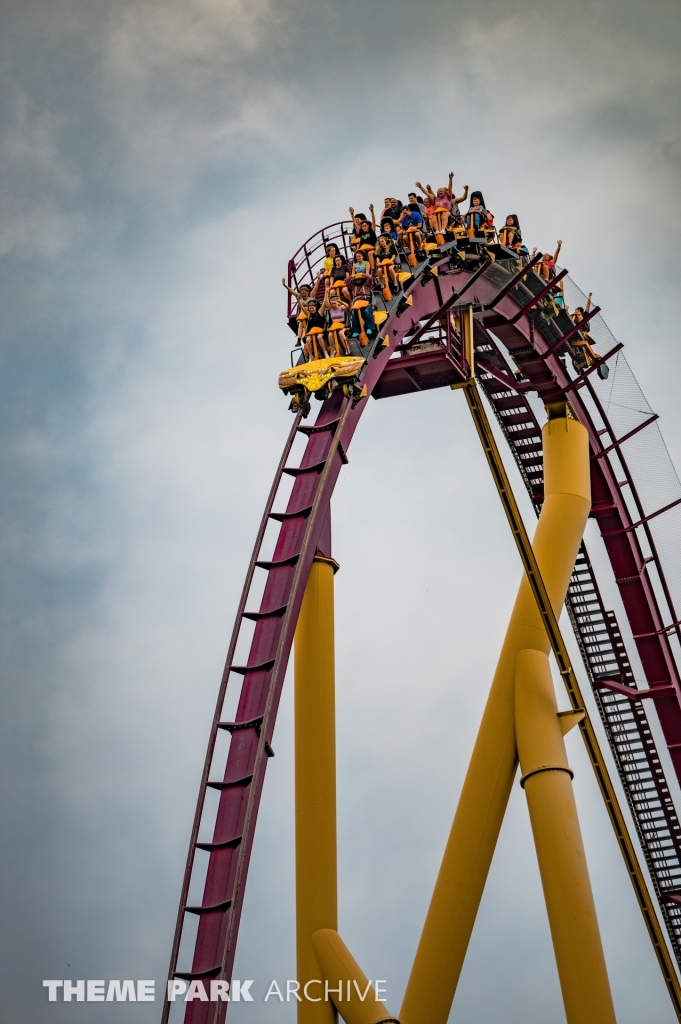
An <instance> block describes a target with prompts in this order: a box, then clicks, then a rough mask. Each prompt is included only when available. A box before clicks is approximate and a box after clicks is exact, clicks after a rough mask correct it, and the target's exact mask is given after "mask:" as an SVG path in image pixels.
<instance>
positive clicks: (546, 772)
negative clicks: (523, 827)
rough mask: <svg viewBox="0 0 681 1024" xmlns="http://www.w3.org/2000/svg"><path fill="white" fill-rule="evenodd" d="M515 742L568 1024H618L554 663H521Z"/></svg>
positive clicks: (526, 654)
mask: <svg viewBox="0 0 681 1024" xmlns="http://www.w3.org/2000/svg"><path fill="white" fill-rule="evenodd" d="M515 714H516V741H517V744H518V755H519V757H520V767H521V771H522V773H523V778H522V780H521V785H523V786H524V789H525V795H526V797H527V806H528V808H529V811H530V820H531V822H532V833H533V835H534V843H535V846H536V848H537V860H538V861H539V871H540V874H541V880H542V887H543V889H544V898H545V900H546V909H547V912H548V916H549V925H550V926H551V936H552V938H553V948H554V951H555V954H556V964H557V966H558V976H559V978H560V987H561V990H562V993H563V1002H564V1004H565V1016H566V1018H567V1022H568V1024H615V1011H614V1009H613V1005H612V996H611V994H610V983H609V981H608V974H607V971H606V967H605V957H604V956H603V947H602V945H601V936H600V932H599V930H598V921H597V918H596V908H595V906H594V901H593V894H592V892H591V883H590V881H589V872H588V869H587V866H586V857H585V855H584V847H583V845H582V834H581V831H580V828H579V820H578V818H577V808H576V805H575V797H574V793H573V791H572V772H571V771H570V768H569V765H568V762H567V755H566V753H565V743H564V742H563V729H562V728H561V725H562V724H567V725H568V727H569V724H571V723H569V718H570V717H572V719H573V721H576V719H578V718H580V717H583V716H580V715H579V713H577V712H575V713H573V715H572V716H565V717H563V718H559V716H558V705H557V704H556V695H555V691H554V688H553V680H552V679H551V669H550V668H549V659H548V657H547V656H546V655H545V654H543V653H541V652H540V651H536V650H531V651H521V652H520V653H519V654H518V658H517V662H516V690H515Z"/></svg>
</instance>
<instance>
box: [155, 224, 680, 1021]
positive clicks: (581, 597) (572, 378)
mask: <svg viewBox="0 0 681 1024" xmlns="http://www.w3.org/2000/svg"><path fill="white" fill-rule="evenodd" d="M329 241H335V242H336V243H337V244H338V245H339V247H340V248H341V250H343V251H345V252H346V254H347V253H348V251H349V247H348V242H349V229H348V226H347V225H346V224H335V225H331V226H330V227H328V228H325V229H324V230H323V231H322V232H320V233H319V234H318V235H316V236H313V238H312V239H310V240H308V242H306V243H305V245H304V246H302V247H301V249H300V250H299V251H298V252H297V253H296V255H295V256H294V257H293V259H292V260H291V261H290V263H289V282H291V283H293V284H295V285H297V286H299V285H300V284H302V283H304V282H305V281H308V282H309V281H311V280H312V279H313V276H314V273H315V271H316V269H317V268H318V266H319V264H320V262H321V259H323V257H324V254H325V247H326V244H327V243H328V242H329ZM495 256H496V260H494V261H492V260H490V258H489V256H488V255H487V254H486V251H485V249H484V247H483V246H480V247H479V248H478V247H476V246H471V247H470V248H469V250H468V251H466V252H463V253H462V252H459V251H458V250H457V249H456V248H455V246H453V245H452V244H450V245H449V246H444V247H443V248H442V249H441V250H439V251H437V252H435V253H433V254H432V255H431V256H430V257H429V259H427V260H425V261H423V262H422V263H420V264H419V265H418V266H417V267H415V268H413V272H412V274H411V276H409V277H407V271H409V270H410V269H411V268H409V267H408V266H406V262H405V266H404V271H405V273H404V275H403V276H404V278H405V280H404V281H403V287H402V289H401V291H400V293H399V294H398V295H396V296H395V297H394V299H393V300H392V301H390V302H388V303H387V304H386V303H385V302H384V300H383V299H382V298H381V297H380V296H377V297H376V302H375V305H376V307H377V308H378V309H382V310H384V311H385V313H386V318H385V320H384V322H383V323H382V324H381V327H380V331H379V335H378V337H377V338H376V339H375V340H374V341H373V342H372V345H371V347H370V348H369V349H368V350H364V352H363V353H362V354H364V355H365V356H366V365H365V367H364V369H363V372H362V377H361V384H362V385H363V388H364V390H363V396H362V397H361V398H360V399H359V400H356V401H354V402H353V401H351V400H350V399H348V398H345V397H344V396H343V393H342V392H341V391H340V390H337V391H335V392H333V394H331V395H330V397H328V398H326V399H325V400H324V401H323V402H322V404H321V406H320V408H319V412H318V415H317V417H316V420H315V422H314V424H307V423H305V422H303V420H302V418H301V414H300V413H299V414H298V415H297V416H296V417H295V418H294V421H293V424H292V427H291V431H290V433H289V436H288V439H287V441H286V444H285V446H284V452H283V455H282V457H281V460H280V463H279V466H278V468H277V472H276V474H275V479H274V482H273V484H272V488H271V491H270V494H269V497H268V500H267V504H266V507H265V512H264V515H263V518H262V522H261V524H260V528H259V531H258V534H257V538H256V543H255V547H254V550H253V554H252V557H251V561H250V564H249V568H248V572H247V575H246V582H245V584H244V588H243V592H242V596H241V600H240V603H239V607H238V611H237V616H236V622H235V626H234V631H233V634H232V638H231V641H230V645H229V650H228V655H227V660H226V665H225V670H224V673H223V676H222V680H221V684H220V689H219V693H218V700H217V705H216V711H215V715H214V719H213V724H212V727H211V733H210V739H209V745H208V752H207V756H206V760H205V765H204V770H203V774H202V778H201V785H200V790H199V798H198V803H197V809H196V815H195V819H194V824H193V828H192V834H191V840H190V846H189V854H188V858H187V865H186V870H185V875H184V880H183V885H182V892H181V897H180V907H179V912H178V919H177V926H176V931H175V937H174V941H173V948H172V954H171V962H170V972H169V978H171V979H172V978H182V979H186V980H188V981H195V980H198V981H201V982H205V983H208V981H209V980H211V979H229V978H230V977H231V972H232V966H233V963H234V956H235V950H236V941H237V934H238V928H239V921H240V915H241V909H242V904H243V898H244V891H245V885H246V878H247V873H248V865H249V860H250V854H251V850H252V843H253V837H254V831H255V824H256V820H257V813H258V806H259V802H260V796H261V792H262V786H263V782H264V777H265V770H266V765H267V761H268V759H269V757H271V756H273V753H274V751H273V749H272V742H273V733H274V726H275V722H276V715H277V709H278V705H279V699H280V696H281V691H282V686H283V682H284V676H285V673H286V669H287V665H288V659H289V654H290V651H291V645H292V642H293V636H294V632H295V628H296V623H297V618H298V613H299V610H300V605H301V602H302V597H303V593H304V589H305V584H306V580H307V576H308V573H309V570H310V566H311V564H312V560H313V558H314V557H316V556H317V557H319V556H321V557H327V558H330V557H331V549H330V529H329V509H330V501H331V496H332V493H333V490H334V487H335V484H336V481H337V479H338V476H339V474H340V471H341V469H342V468H343V466H344V465H345V464H346V463H347V461H348V458H347V452H348V450H349V447H350V443H351V441H352V437H353V434H354V432H355V429H356V427H357V425H358V423H359V419H360V417H361V415H362V412H363V411H364V408H365V405H366V403H367V402H368V401H369V398H371V397H374V398H386V397H391V396H393V395H398V394H407V393H416V392H419V391H427V390H430V389H432V388H436V387H444V386H454V387H456V386H457V385H458V386H462V385H465V382H466V381H468V380H470V378H471V372H472V364H474V366H475V377H476V378H477V381H478V383H479V385H480V387H481V388H482V390H483V391H484V394H485V396H486V400H487V402H488V403H489V406H490V407H491V410H492V412H493V414H494V416H495V418H496V420H497V423H498V425H499V428H500V431H501V433H502V435H503V437H504V438H505V440H506V441H507V443H508V445H509V448H510V452H511V453H512V456H513V459H514V460H515V462H516V464H517V466H518V469H519V471H520V474H521V477H522V480H523V482H524V484H525V487H526V488H527V491H528V494H529V496H530V498H531V500H532V502H533V504H534V507H535V510H536V511H537V513H538V512H539V510H540V508H541V504H542V501H543V480H542V437H541V429H540V426H539V422H538V420H537V415H536V413H535V409H537V410H538V409H540V408H541V405H542V403H543V404H544V405H547V406H551V405H552V404H554V403H559V402H564V401H565V399H566V398H567V399H568V400H569V402H570V407H571V410H572V412H573V413H574V415H575V416H576V417H577V418H578V419H579V420H580V421H581V422H582V423H583V424H584V426H585V427H586V429H587V431H588V434H589V439H590V447H591V478H592V480H591V482H592V496H593V508H592V517H593V521H594V522H593V524H592V525H595V527H596V528H597V529H596V531H594V535H593V537H591V536H590V535H589V534H587V542H586V544H583V545H582V548H581V551H580V554H579V556H578V559H577V563H576V565H575V569H574V572H573V575H572V579H571V584H570V588H569V593H568V600H567V608H568V613H569V616H570V621H571V624H572V626H573V629H574V633H575V636H576V639H577V642H578V645H579V649H580V652H581V655H582V658H583V661H584V665H585V668H586V672H587V675H588V678H589V682H590V684H591V687H592V690H593V694H594V699H595V703H596V706H597V709H598V712H599V715H600V717H601V721H602V725H603V729H604V732H605V737H606V739H607V742H608V745H609V748H610V751H611V753H612V757H613V760H614V764H615V766H616V769H617V772H618V775H619V779H620V782H621V786H622V789H623V792H624V795H625V799H626V801H627V804H628V808H629V812H630V814H631V818H632V820H633V822H634V826H635V829H636V833H637V836H638V841H639V844H640V848H641V852H642V855H643V860H644V861H645V864H646V866H647V869H648V873H649V876H650V881H651V883H652V888H653V890H654V892H655V895H656V897H657V901H658V903H659V909H660V913H661V916H662V918H663V920H664V923H665V925H666V929H667V932H668V935H669V943H670V946H671V949H672V952H673V954H674V957H675V959H676V962H677V964H681V824H680V823H679V819H678V817H677V810H676V807H675V802H674V798H675V796H677V799H678V780H679V779H681V688H680V676H679V669H678V659H679V647H678V641H679V638H680V637H681V633H680V631H679V617H678V615H677V613H676V610H675V607H674V602H673V593H672V589H673V588H672V586H671V584H670V583H669V581H668V579H667V577H666V575H665V571H664V567H663V564H662V559H661V557H660V552H659V550H658V549H659V543H658V538H657V537H656V535H655V533H654V529H653V527H654V525H655V524H654V523H653V522H652V521H653V520H657V522H660V519H658V517H662V516H663V515H665V514H668V513H669V511H671V509H672V508H674V507H675V506H677V505H678V504H679V503H681V488H679V493H680V497H679V498H678V499H675V500H674V501H671V502H667V504H666V505H664V506H662V507H660V508H655V509H654V510H652V511H649V510H648V503H647V502H646V501H644V500H643V499H642V497H641V496H640V485H639V487H638V489H637V482H638V477H637V480H635V479H634V474H633V472H632V470H631V468H630V465H629V462H630V461H631V460H630V456H629V447H628V446H631V444H632V439H634V438H636V437H640V436H641V434H642V432H643V431H646V430H650V429H651V428H652V429H653V430H657V428H656V427H652V424H653V422H654V420H656V419H657V417H655V416H654V415H652V414H651V415H649V414H648V410H647V408H646V409H644V410H643V411H642V412H641V415H642V416H643V418H642V419H640V420H638V421H637V422H635V423H634V424H633V425H632V426H631V429H628V430H625V432H624V433H621V432H620V433H619V434H618V432H617V423H616V422H613V414H612V409H613V408H614V405H615V404H616V403H614V404H613V403H611V402H610V398H611V397H612V396H611V395H610V397H608V398H607V399H606V397H604V396H605V391H604V388H603V387H602V386H600V385H599V386H596V384H595V383H594V380H595V379H594V376H593V373H594V371H596V370H597V368H598V365H599V364H594V365H592V366H591V367H589V368H588V369H587V370H585V371H584V372H582V373H571V372H570V371H568V369H567V363H568V361H569V360H568V359H566V353H567V355H568V357H569V355H570V340H571V339H574V336H575V328H574V326H573V323H572V321H571V319H570V317H569V316H568V315H567V313H565V312H564V311H559V312H556V309H555V307H554V306H553V305H552V304H550V302H549V298H550V295H549V288H548V287H547V284H546V282H545V281H543V280H542V279H541V278H540V277H539V276H537V274H536V273H535V272H534V270H533V269H532V264H531V263H528V262H527V261H525V263H524V265H523V263H522V262H521V261H520V260H519V259H518V258H517V257H515V255H514V254H513V253H512V252H510V251H509V250H502V249H501V247H496V252H495ZM564 274H565V272H561V275H560V276H561V277H562V276H563V275H564ZM566 281H569V279H566ZM598 313H599V311H598V308H597V307H596V309H595V311H592V313H591V319H592V329H593V330H594V336H595V337H596V338H597V340H598V332H597V331H596V326H597V325H598V324H599V323H600V324H602V321H600V318H598V319H596V318H597V317H598ZM289 322H291V308H290V307H289ZM600 336H601V338H605V339H606V340H611V342H612V343H611V344H610V347H609V349H608V350H607V351H604V352H603V353H602V359H601V362H602V363H609V365H610V366H611V367H613V366H617V365H618V361H619V360H620V359H621V358H622V357H621V352H620V350H621V349H622V346H621V345H617V344H616V343H615V342H614V339H612V337H611V336H610V335H609V332H607V328H605V325H602V327H601V329H600ZM509 360H510V361H509ZM623 365H625V364H623ZM537 399H539V401H538V400H537ZM300 434H303V435H305V436H306V437H307V442H306V445H305V450H304V453H303V456H302V459H301V460H300V464H299V465H298V466H289V465H288V460H289V458H290V456H291V451H292V448H293V445H294V442H295V440H296V439H297V438H298V437H299V435H300ZM660 443H661V439H660ZM665 451H666V450H665ZM670 471H671V467H670ZM286 475H288V476H290V477H292V478H293V486H292V488H291V491H290V494H289V497H288V501H287V504H286V507H285V510H284V511H275V504H276V502H277V497H278V496H280V495H281V493H282V492H283V487H282V483H283V480H284V477H285V476H286ZM625 492H626V493H625ZM273 521H274V522H278V523H279V524H280V526H279V532H278V537H277V540H276V543H275V545H274V551H273V554H272V555H271V558H269V559H267V560H265V559H264V558H262V557H261V552H262V550H263V544H264V541H265V536H266V533H267V530H268V527H269V526H270V524H271V523H272V522H273ZM593 545H595V546H596V547H597V549H598V550H597V553H598V557H599V564H598V569H596V568H595V562H594V561H593V560H592V558H591V557H590V553H589V552H588V551H587V547H588V548H589V549H591V548H592V546H593ZM261 573H264V574H265V576H264V589H263V590H262V597H261V600H260V604H259V607H258V609H257V610H256V609H251V608H249V599H251V600H252V597H251V594H252V593H255V592H256V589H257V584H256V583H255V581H256V575H257V574H258V575H259V574H261ZM608 574H610V575H608ZM604 590H607V591H608V598H607V601H606V599H605V598H604V596H603V591H604ZM608 603H609V604H616V607H614V608H613V607H610V608H608V607H607V606H606V605H607V604H608ZM665 620H666V622H665ZM251 623H252V624H253V625H252V626H251ZM248 630H252V636H251V638H250V650H249V653H248V657H247V659H246V661H245V663H244V664H235V662H234V659H235V657H236V652H237V649H238V648H240V647H243V646H244V644H245V643H247V642H248ZM632 666H633V667H632ZM643 680H645V682H644V681H643ZM228 685H229V687H230V690H231V689H232V688H234V687H235V686H236V687H237V688H239V687H240V688H239V689H238V690H237V693H238V698H230V700H231V703H232V704H233V705H235V706H236V707H237V710H236V715H235V717H234V720H233V721H228V720H223V715H224V714H225V711H224V708H225V705H226V703H227V692H228ZM221 731H223V732H224V731H226V732H227V733H229V734H230V736H231V739H230V744H229V751H228V754H227V757H226V762H225V759H224V758H221V757H220V755H219V753H218V746H219V745H218V743H217V741H218V736H219V734H220V732H221ZM592 761H593V759H592ZM211 790H212V791H215V792H216V793H217V809H216V810H215V811H214V812H213V810H212V809H211V808H210V807H209V804H208V803H207V799H206V798H207V796H208V794H209V792H210V791H211ZM611 817H612V815H611ZM202 834H204V835H209V836H210V838H209V839H208V840H207V841H203V840H201V839H200V836H201V835H202ZM620 845H622V844H621V843H620ZM625 860H626V856H625ZM635 868H636V870H634V869H633V868H630V872H629V873H630V877H632V881H634V884H635V887H636V884H637V883H636V878H639V877H640V878H641V879H642V878H643V876H642V875H641V874H640V871H638V868H637V865H635ZM632 872H633V873H632ZM637 872H638V874H637ZM642 886H643V889H645V888H646V887H645V881H643V882H642ZM201 889H202V895H200V896H199V895H198V894H200V893H201ZM195 894H196V895H195ZM637 895H638V897H639V905H640V906H641V908H642V910H644V916H645V915H646V910H645V909H644V904H645V902H646V901H645V895H646V894H645V893H643V894H641V893H637ZM192 898H199V899H200V902H196V903H194V904H192V902H191V900H192ZM647 913H648V919H647V922H646V923H647V925H648V930H649V933H650V934H651V937H653V941H654V944H655V943H656V940H655V937H654V934H655V929H656V928H658V930H659V927H658V925H657V918H656V917H655V914H654V911H652V910H651V909H650V907H649V908H648V911H647ZM187 915H192V918H191V919H193V920H194V921H195V922H197V925H196V927H195V928H193V929H192V928H189V927H188V926H187V922H188V921H189V920H190V918H188V916H187ZM653 918H654V920H652V919H653ZM660 934H661V933H660ZM662 947H664V942H663V941H662V940H661V939H658V940H657V944H656V951H657V954H658V960H659V961H660V965H661V967H662V969H663V973H664V974H665V980H666V982H667V986H668V989H669V991H670V995H671V996H672V1000H673V1003H674V1006H675V1009H676V1012H677V1015H678V1016H679V1019H680V1020H681V1000H680V999H679V992H680V991H681V989H680V987H679V982H678V978H677V976H676V974H675V972H674V968H673V967H672V966H671V962H670V960H669V954H668V953H667V950H666V947H664V948H662ZM665 958H666V959H665ZM184 964H186V965H188V969H183V965H184ZM665 965H666V966H665ZM172 1005H173V1004H170V1003H168V1002H166V1003H165V1005H164V1011H163V1024H166V1022H167V1021H168V1020H169V1017H170V1013H171V1010H172ZM227 1005H228V1004H227V1003H224V1002H204V1001H199V1000H195V1001H191V1002H188V1003H186V1005H185V1006H184V1013H185V1017H184V1019H185V1022H186V1024H221V1022H222V1021H223V1020H224V1017H225V1014H226V1010H227Z"/></svg>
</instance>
